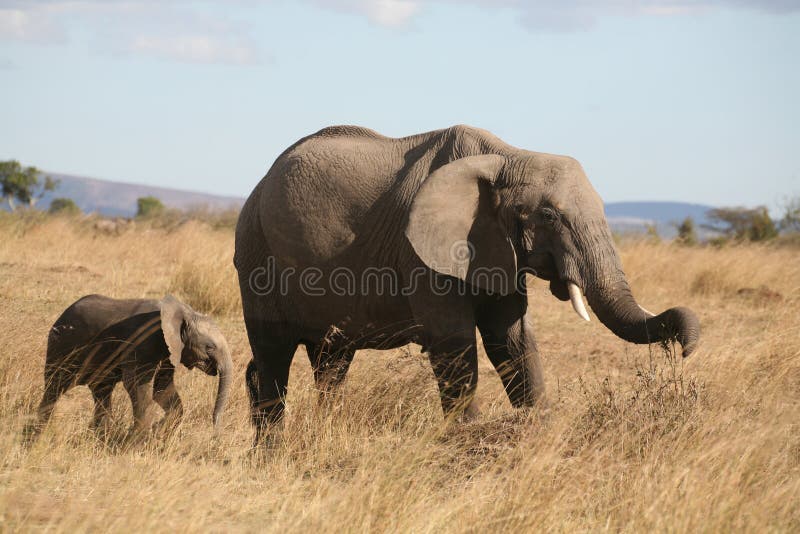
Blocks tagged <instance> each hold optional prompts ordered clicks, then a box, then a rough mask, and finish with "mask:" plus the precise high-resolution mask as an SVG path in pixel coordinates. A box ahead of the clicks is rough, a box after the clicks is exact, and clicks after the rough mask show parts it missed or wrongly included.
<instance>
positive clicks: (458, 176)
mask: <svg viewBox="0 0 800 534" xmlns="http://www.w3.org/2000/svg"><path fill="white" fill-rule="evenodd" d="M504 163H505V159H504V158H503V157H502V156H497V155H494V154H487V155H481V156H469V157H466V158H461V159H458V160H455V161H453V162H451V163H448V164H447V165H444V166H443V167H440V168H439V169H437V170H436V171H434V172H433V173H432V174H431V175H430V176H428V178H426V179H425V181H424V182H423V184H422V186H421V187H420V189H419V191H418V192H417V195H416V197H415V198H414V201H413V202H412V204H411V211H410V213H409V218H408V226H407V227H406V237H408V240H409V241H410V242H411V246H413V247H414V251H415V252H416V253H417V255H418V256H419V257H420V259H421V260H422V261H423V262H424V263H425V265H427V266H428V267H430V268H431V269H433V270H434V271H436V272H439V273H442V274H446V275H450V276H454V277H456V278H459V279H461V280H464V281H465V282H467V283H469V284H471V285H473V286H478V287H480V288H482V289H485V290H487V291H489V292H490V293H498V294H504V295H505V294H509V293H511V292H513V291H514V290H515V287H516V286H515V284H516V276H517V258H516V254H515V253H514V246H513V245H512V244H511V241H510V239H509V237H508V235H506V233H505V232H504V231H503V228H502V227H501V226H500V223H499V222H498V219H497V206H496V202H495V196H494V194H493V186H494V182H495V179H496V178H497V175H498V173H499V172H500V170H501V169H502V168H503V165H504Z"/></svg>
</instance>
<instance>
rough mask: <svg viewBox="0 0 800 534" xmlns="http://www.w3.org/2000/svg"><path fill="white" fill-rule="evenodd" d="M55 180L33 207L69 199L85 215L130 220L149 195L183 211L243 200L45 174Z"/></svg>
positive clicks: (227, 205) (231, 205)
mask: <svg viewBox="0 0 800 534" xmlns="http://www.w3.org/2000/svg"><path fill="white" fill-rule="evenodd" d="M47 174H48V176H51V177H52V178H53V179H55V180H60V181H61V182H60V183H59V185H58V187H57V188H56V190H55V191H51V192H49V193H47V194H46V195H45V196H44V197H43V198H42V199H41V200H40V201H39V202H38V203H37V204H36V206H37V207H39V208H42V209H47V208H48V207H49V206H50V202H51V201H52V200H53V199H54V198H57V197H68V198H71V199H72V200H74V201H75V203H76V204H77V205H78V206H79V207H80V208H81V210H83V211H84V212H87V213H90V212H97V213H100V214H102V215H107V216H115V217H132V216H134V215H136V199H137V198H139V197H146V196H149V195H152V196H154V197H158V198H159V199H160V200H161V202H163V203H164V205H165V206H167V207H170V208H180V209H186V208H190V207H197V206H207V207H208V208H210V209H228V208H240V207H241V206H242V204H244V199H243V198H240V197H228V196H220V195H211V194H208V193H195V192H191V191H182V190H179V189H171V188H168V187H158V186H154V185H143V184H127V183H123V182H111V181H107V180H97V179H95V178H85V177H82V176H71V175H69V174H56V173H47Z"/></svg>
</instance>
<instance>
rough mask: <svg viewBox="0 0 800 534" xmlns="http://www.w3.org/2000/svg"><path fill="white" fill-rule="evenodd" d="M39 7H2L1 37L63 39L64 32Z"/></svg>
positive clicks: (43, 39)
mask: <svg viewBox="0 0 800 534" xmlns="http://www.w3.org/2000/svg"><path fill="white" fill-rule="evenodd" d="M37 11H39V10H38V9H21V8H15V7H9V8H5V7H2V8H0V39H4V40H9V41H27V42H38V43H52V42H58V41H62V40H63V39H64V32H63V31H62V29H61V28H59V27H58V26H57V25H56V24H54V23H53V21H52V20H51V19H50V17H47V16H39V13H37Z"/></svg>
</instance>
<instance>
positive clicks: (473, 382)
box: [409, 275, 478, 419]
mask: <svg viewBox="0 0 800 534" xmlns="http://www.w3.org/2000/svg"><path fill="white" fill-rule="evenodd" d="M437 280H438V283H440V284H442V283H443V284H444V285H443V286H439V285H436V284H437V282H436V281H437ZM439 287H449V288H450V291H448V292H440V291H435V292H434V291H431V290H430V289H433V288H439ZM458 289H459V286H458V285H455V284H453V283H452V281H450V280H445V282H441V277H439V276H438V275H434V278H433V279H431V285H430V286H422V287H419V288H418V291H416V292H414V293H412V294H411V295H409V302H410V304H411V308H412V311H413V313H414V319H415V320H416V321H417V323H418V324H420V325H423V336H422V341H423V349H424V350H425V352H427V353H428V358H429V359H430V362H431V366H432V367H433V373H434V375H436V381H437V383H438V385H439V395H440V398H441V401H442V410H443V411H444V415H445V418H448V419H450V418H457V417H463V418H464V419H471V418H473V417H475V416H476V415H477V412H478V409H477V405H476V404H475V390H476V387H477V384H478V352H477V349H476V347H475V316H474V313H473V306H472V302H471V300H470V297H469V296H468V295H464V294H461V293H459V291H458Z"/></svg>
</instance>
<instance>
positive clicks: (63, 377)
mask: <svg viewBox="0 0 800 534" xmlns="http://www.w3.org/2000/svg"><path fill="white" fill-rule="evenodd" d="M72 385H73V380H72V377H71V376H68V375H67V374H66V373H64V372H59V371H56V372H54V373H51V374H46V375H45V381H44V394H43V395H42V400H41V402H39V408H38V410H37V413H36V421H35V422H33V423H29V424H27V425H26V426H25V429H24V430H23V440H24V442H26V443H30V442H33V441H35V440H36V438H38V437H39V434H40V433H41V431H42V430H43V429H44V427H45V426H46V425H47V422H48V421H49V420H50V416H51V415H53V409H54V408H55V406H56V401H58V398H59V397H60V396H61V395H63V394H64V392H65V391H67V390H68V389H69V388H70V387H72Z"/></svg>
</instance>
